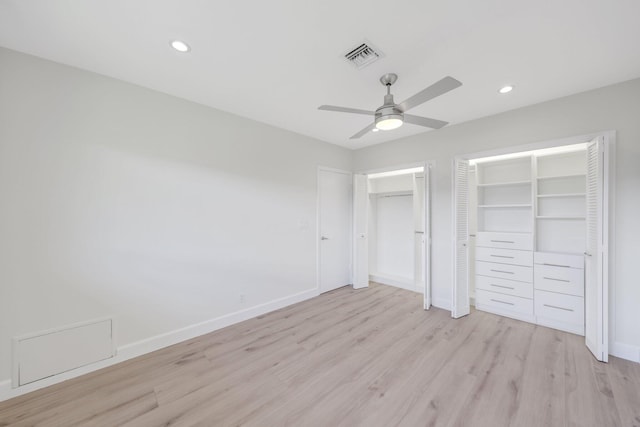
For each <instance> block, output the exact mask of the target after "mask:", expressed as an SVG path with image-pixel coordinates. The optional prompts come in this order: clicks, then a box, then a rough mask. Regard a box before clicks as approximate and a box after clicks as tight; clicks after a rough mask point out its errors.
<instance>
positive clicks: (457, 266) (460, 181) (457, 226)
mask: <svg viewBox="0 0 640 427" xmlns="http://www.w3.org/2000/svg"><path fill="white" fill-rule="evenodd" d="M453 168H454V171H453V172H454V173H453V235H454V238H453V241H454V245H455V247H454V253H453V263H454V268H453V293H452V305H451V306H452V309H451V316H452V317H453V318H455V319H457V318H459V317H462V316H466V315H467V314H469V313H470V312H471V307H470V305H469V219H468V218H469V162H468V161H467V160H462V159H456V160H455V161H454V164H453Z"/></svg>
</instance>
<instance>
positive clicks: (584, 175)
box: [538, 173, 587, 180]
mask: <svg viewBox="0 0 640 427" xmlns="http://www.w3.org/2000/svg"><path fill="white" fill-rule="evenodd" d="M586 176H587V175H586V174H584V173H574V174H565V175H549V176H539V177H538V180H544V179H562V178H580V177H586Z"/></svg>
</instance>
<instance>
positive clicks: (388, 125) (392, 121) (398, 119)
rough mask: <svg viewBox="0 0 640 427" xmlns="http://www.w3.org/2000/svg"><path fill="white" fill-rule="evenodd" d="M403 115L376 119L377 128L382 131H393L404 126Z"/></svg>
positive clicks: (391, 115)
mask: <svg viewBox="0 0 640 427" xmlns="http://www.w3.org/2000/svg"><path fill="white" fill-rule="evenodd" d="M402 123H403V121H402V115H401V114H389V115H387V116H380V117H378V118H377V119H376V128H378V129H380V130H392V129H397V128H399V127H400V126H402Z"/></svg>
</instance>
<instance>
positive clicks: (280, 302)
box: [0, 288, 319, 402]
mask: <svg viewBox="0 0 640 427" xmlns="http://www.w3.org/2000/svg"><path fill="white" fill-rule="evenodd" d="M318 295H319V292H318V289H317V288H313V289H309V290H307V291H302V292H298V293H296V294H293V295H289V296H286V297H283V298H278V299H276V300H273V301H269V302H266V303H263V304H259V305H256V306H253V307H250V308H247V309H244V310H240V311H236V312H234V313H229V314H225V315H223V316H220V317H216V318H214V319H210V320H206V321H204V322H201V323H196V324H194V325H189V326H187V327H184V328H180V329H176V330H174V331H171V332H167V333H164V334H160V335H156V336H154V337H150V338H147V339H144V340H141V341H138V342H135V343H131V344H126V345H123V346H121V347H118V349H117V353H116V355H115V356H114V357H112V358H110V359H106V360H102V361H100V362H96V363H93V364H91V365H87V366H83V367H80V368H77V369H73V370H71V371H67V372H64V373H61V374H58V375H54V376H52V377H48V378H45V379H42V380H39V381H35V382H32V383H30V384H26V385H24V386H21V387H17V388H11V379H6V380H2V381H0V402H2V401H3V400H7V399H11V398H13V397H17V396H20V395H22V394H25V393H29V392H32V391H35V390H38V389H41V388H43V387H48V386H50V385H53V384H57V383H60V382H63V381H66V380H69V379H71V378H75V377H78V376H80V375H84V374H87V373H89V372H93V371H97V370H98V369H102V368H106V367H107V366H111V365H115V364H117V363H120V362H124V361H125V360H128V359H132V358H134V357H137V356H141V355H143V354H147V353H150V352H152V351H156V350H159V349H161V348H164V347H168V346H170V345H173V344H177V343H179V342H182V341H186V340H189V339H191V338H195V337H198V336H200V335H204V334H208V333H210V332H213V331H216V330H218V329H222V328H224V327H226V326H230V325H233V324H235V323H239V322H242V321H245V320H248V319H251V318H254V317H256V316H260V315H263V314H265V313H269V312H271V311H274V310H278V309H280V308H283V307H286V306H289V305H291V304H295V303H298V302H301V301H304V300H308V299H310V298H313V297H316V296H318Z"/></svg>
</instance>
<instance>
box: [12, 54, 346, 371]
mask: <svg viewBox="0 0 640 427" xmlns="http://www.w3.org/2000/svg"><path fill="white" fill-rule="evenodd" d="M185 78H188V76H185ZM318 165H325V166H330V167H335V168H341V169H347V170H350V169H351V166H352V152H351V151H349V150H346V149H342V148H340V147H337V146H334V145H330V144H327V143H324V142H320V141H317V140H313V139H311V138H307V137H304V136H301V135H297V134H294V133H291V132H287V131H283V130H279V129H276V128H273V127H270V126H267V125H264V124H261V123H257V122H254V121H251V120H247V119H244V118H241V117H238V116H234V115H231V114H227V113H224V112H221V111H217V110H214V109H211V108H208V107H204V106H201V105H198V104H195V103H191V102H188V101H184V100H180V99H178V98H174V97H171V96H168V95H165V94H161V93H158V92H154V91H151V90H147V89H144V88H141V87H138V86H134V85H130V84H126V83H124V82H121V81H117V80H114V79H110V78H106V77H103V76H100V75H97V74H93V73H89V72H85V71H81V70H78V69H74V68H71V67H67V66H63V65H60V64H56V63H53V62H49V61H45V60H41V59H37V58H34V57H31V56H27V55H23V54H20V53H16V52H12V51H9V50H6V49H0V197H1V198H0V200H1V208H0V236H2V237H1V238H0V284H1V286H0V383H1V382H2V381H3V380H6V379H9V378H10V375H11V358H10V354H11V353H10V350H11V346H10V339H11V337H13V336H16V335H21V334H26V333H29V332H33V331H39V330H43V329H49V328H52V327H57V326H60V325H65V324H69V323H74V322H78V321H83V320H87V319H93V318H97V317H101V316H109V315H115V316H116V317H117V320H118V322H119V323H118V325H119V326H118V343H117V344H118V345H119V346H123V345H130V344H132V343H136V342H139V341H141V340H145V339H148V338H150V337H153V336H156V335H158V334H164V333H167V332H170V331H174V330H176V329H179V328H185V327H189V326H190V325H194V324H198V323H199V322H204V321H206V320H208V319H213V318H216V317H218V316H221V315H225V314H228V313H233V312H236V311H238V310H241V309H245V308H248V307H253V306H256V305H258V304H262V303H266V302H269V301H273V300H275V299H278V298H283V297H287V296H290V295H294V294H297V293H300V292H303V291H306V290H310V289H311V290H314V289H315V287H316V236H315V230H316V225H315V224H316V173H317V166H318ZM240 294H244V295H246V302H245V303H244V304H242V303H241V302H240Z"/></svg>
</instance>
